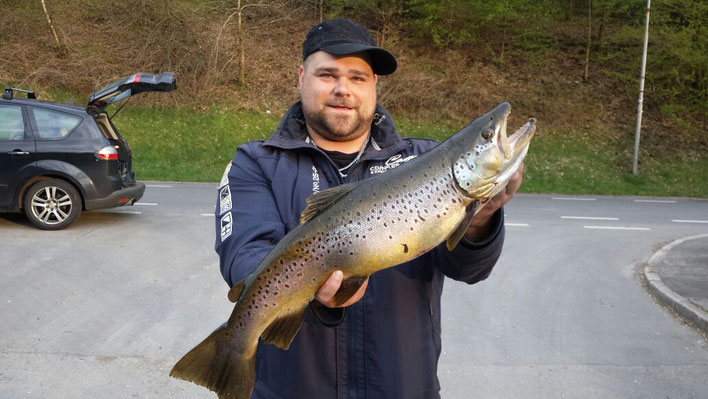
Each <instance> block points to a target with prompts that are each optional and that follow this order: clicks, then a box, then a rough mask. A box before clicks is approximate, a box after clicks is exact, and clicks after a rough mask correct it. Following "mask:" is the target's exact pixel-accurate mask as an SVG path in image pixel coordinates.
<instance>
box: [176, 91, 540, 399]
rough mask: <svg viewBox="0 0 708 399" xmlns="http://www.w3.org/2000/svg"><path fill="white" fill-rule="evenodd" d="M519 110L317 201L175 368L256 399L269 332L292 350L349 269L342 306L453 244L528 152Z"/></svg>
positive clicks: (224, 391) (485, 120)
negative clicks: (309, 315) (261, 350)
mask: <svg viewBox="0 0 708 399" xmlns="http://www.w3.org/2000/svg"><path fill="white" fill-rule="evenodd" d="M510 111H511V106H510V105H509V104H508V103H502V104H500V105H498V106H497V107H496V108H494V109H493V110H492V111H490V112H489V113H487V114H485V115H484V116H482V117H480V118H478V119H476V120H475V121H474V122H472V123H470V124H469V125H467V126H466V127H464V128H463V129H462V130H460V131H459V132H457V133H455V134H454V135H453V136H451V137H450V138H448V139H447V140H445V141H444V142H443V143H441V144H440V145H438V146H437V147H435V148H434V149H432V150H430V151H428V152H426V153H424V154H422V155H420V156H418V157H417V158H416V159H413V160H411V161H409V162H407V163H405V164H403V165H401V166H399V167H397V168H395V169H392V170H390V171H388V172H386V173H385V174H383V175H379V176H377V177H375V178H372V179H369V180H366V181H364V182H360V183H352V184H345V185H342V186H338V187H334V188H331V189H328V190H324V191H322V192H319V193H317V194H315V195H313V196H311V197H310V198H308V200H307V207H306V208H305V210H304V211H303V213H302V215H301V223H300V225H299V226H298V227H297V228H295V229H293V230H292V231H290V232H289V233H288V234H287V235H286V236H285V237H284V238H283V239H282V240H281V241H280V242H278V244H277V245H276V246H275V247H274V248H273V249H272V250H271V251H270V253H268V255H267V256H266V257H265V258H264V259H263V261H262V262H261V263H260V264H259V266H258V268H257V269H256V270H255V271H254V272H253V273H252V274H250V275H249V276H248V277H247V278H246V279H245V280H244V281H242V282H240V283H238V284H237V285H236V286H234V287H233V288H232V290H231V291H230V292H229V298H230V299H232V300H234V301H236V305H235V307H234V310H233V312H232V314H231V317H230V318H229V320H228V321H227V322H226V323H225V324H224V325H223V326H221V327H220V328H218V329H217V330H216V331H214V332H213V333H212V334H211V335H209V337H207V338H206V339H205V340H204V341H202V343H200V344H199V345H197V346H196V347H195V348H194V349H192V350H191V351H190V352H189V353H187V354H186V355H185V356H184V357H183V358H182V359H181V360H180V361H179V362H177V364H176V365H175V366H174V368H173V369H172V371H171V372H170V375H171V376H174V377H178V378H181V379H184V380H188V381H192V382H194V383H196V384H199V385H202V386H205V387H207V388H209V389H211V390H212V391H215V392H216V393H217V394H218V395H219V397H220V398H233V399H247V398H249V397H250V396H251V391H252V389H253V383H254V377H255V376H254V373H255V371H254V370H255V353H256V347H257V346H258V340H259V338H260V339H261V340H263V341H264V342H267V343H270V344H273V345H276V346H277V347H279V348H282V349H287V348H288V347H289V346H290V343H291V342H292V340H293V338H294V337H295V335H296V334H297V332H298V330H299V328H300V324H301V323H302V319H303V315H304V312H305V308H306V306H307V305H308V304H309V303H310V301H312V300H313V299H314V297H315V293H316V292H317V290H318V289H319V287H320V286H321V285H322V284H323V283H324V282H325V281H326V280H327V278H328V277H329V276H330V275H331V273H332V272H334V271H335V270H341V271H342V272H343V273H344V280H343V282H342V286H341V288H340V289H339V291H338V292H337V294H336V296H335V301H336V303H339V304H343V303H345V302H346V301H347V300H348V299H349V298H350V297H351V296H352V295H354V294H355V293H356V292H357V290H358V289H359V287H360V286H361V284H363V282H364V281H365V280H366V278H367V277H368V276H369V275H370V274H372V273H374V272H376V271H379V270H382V269H385V268H388V267H392V266H396V265H398V264H401V263H404V262H406V261H409V260H411V259H414V258H416V257H418V256H420V255H422V254H423V253H425V252H427V251H429V250H431V249H433V248H435V247H436V246H438V245H439V244H440V243H441V242H443V241H446V242H447V248H448V249H449V250H452V249H453V248H454V247H455V246H456V245H457V243H458V242H459V241H460V239H461V238H462V236H463V235H464V233H465V231H466V230H467V228H468V226H469V225H470V222H471V221H472V218H473V217H474V215H475V213H476V212H478V211H479V209H481V207H483V206H484V203H485V202H486V200H487V199H489V198H490V197H492V196H494V195H496V194H497V193H499V192H500V191H501V190H502V189H503V188H504V187H505V186H506V184H507V183H508V181H509V180H510V179H511V177H512V175H513V174H514V173H515V172H516V170H517V169H518V167H519V165H521V162H522V161H523V159H524V157H525V156H526V152H527V151H528V146H529V142H530V140H531V137H532V136H533V133H534V131H535V120H534V119H530V120H529V121H528V123H526V124H525V125H524V126H522V127H521V128H520V129H519V130H518V131H517V132H516V133H514V134H513V135H512V136H510V137H508V138H507V135H506V123H507V117H508V115H509V113H510Z"/></svg>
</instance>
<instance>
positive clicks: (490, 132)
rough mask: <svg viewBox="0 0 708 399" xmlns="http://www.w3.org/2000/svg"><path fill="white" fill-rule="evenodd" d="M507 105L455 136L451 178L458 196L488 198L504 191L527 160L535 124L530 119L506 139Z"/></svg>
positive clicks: (508, 108)
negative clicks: (525, 158) (459, 193)
mask: <svg viewBox="0 0 708 399" xmlns="http://www.w3.org/2000/svg"><path fill="white" fill-rule="evenodd" d="M510 113H511V105H509V103H506V102H504V103H501V104H499V105H497V106H496V107H495V108H494V109H493V110H491V111H490V112H488V113H487V114H485V115H483V116H481V117H479V118H477V119H476V120H475V121H474V122H472V123H470V124H469V125H467V126H466V127H465V128H463V129H462V130H461V131H459V132H458V133H456V134H455V136H453V137H452V138H451V139H454V140H453V143H454V145H453V146H452V148H453V149H454V157H453V159H452V174H453V177H454V180H455V184H456V186H457V188H458V190H460V191H461V193H462V194H463V195H464V196H466V197H468V198H473V199H475V200H482V199H485V198H491V197H493V196H494V195H496V194H497V193H499V192H500V191H502V190H503V189H504V187H506V184H507V183H508V182H509V180H511V177H512V176H513V175H514V173H515V172H516V171H517V170H518V168H519V166H520V165H521V163H522V162H523V160H524V157H526V153H527V151H528V148H529V143H530V142H531V137H532V136H533V134H534V132H535V131H536V120H535V119H533V118H531V119H529V121H528V122H527V123H526V124H524V125H523V126H522V127H521V128H519V129H518V130H517V131H516V132H515V133H514V134H512V135H511V136H509V137H507V134H506V126H507V119H508V117H509V114H510Z"/></svg>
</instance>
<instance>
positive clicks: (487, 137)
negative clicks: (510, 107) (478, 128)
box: [482, 127, 494, 140]
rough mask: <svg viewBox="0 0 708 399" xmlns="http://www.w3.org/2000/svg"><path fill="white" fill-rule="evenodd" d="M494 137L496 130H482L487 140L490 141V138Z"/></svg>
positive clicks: (489, 128)
mask: <svg viewBox="0 0 708 399" xmlns="http://www.w3.org/2000/svg"><path fill="white" fill-rule="evenodd" d="M493 135H494V129H492V128H491V127H488V128H486V129H484V130H482V137H484V138H485V139H486V140H489V138H490V137H492V136H493Z"/></svg>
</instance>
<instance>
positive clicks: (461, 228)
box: [446, 201, 479, 251]
mask: <svg viewBox="0 0 708 399" xmlns="http://www.w3.org/2000/svg"><path fill="white" fill-rule="evenodd" d="M477 207H479V201H474V202H472V203H471V204H469V205H467V208H465V217H464V218H462V221H461V222H460V224H459V225H458V226H457V228H455V230H454V231H453V232H452V233H451V234H450V236H448V237H447V243H446V246H447V250H448V251H452V250H453V249H455V247H456V246H457V244H459V243H460V240H461V239H462V237H463V236H464V235H465V233H466V232H467V229H468V228H469V227H470V224H471V223H472V219H473V218H474V215H475V213H476V212H477Z"/></svg>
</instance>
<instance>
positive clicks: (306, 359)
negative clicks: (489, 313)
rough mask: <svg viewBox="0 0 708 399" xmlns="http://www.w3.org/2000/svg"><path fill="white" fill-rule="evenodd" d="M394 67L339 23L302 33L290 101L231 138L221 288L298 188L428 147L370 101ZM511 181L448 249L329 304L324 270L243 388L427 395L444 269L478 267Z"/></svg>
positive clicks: (488, 259) (515, 181)
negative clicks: (296, 324) (263, 125)
mask: <svg viewBox="0 0 708 399" xmlns="http://www.w3.org/2000/svg"><path fill="white" fill-rule="evenodd" d="M396 68H397V61H396V58H395V57H394V55H393V54H391V53H390V52H388V51H387V50H384V49H382V48H379V47H377V46H376V43H375V41H374V39H373V38H372V37H371V36H370V35H369V34H368V32H367V31H366V30H365V29H364V28H362V27H361V26H359V25H357V24H355V23H353V22H351V21H349V20H346V19H335V20H326V21H324V22H322V23H320V24H318V25H316V26H315V27H313V28H312V29H311V30H310V32H309V33H308V34H307V37H306V39H305V43H304V46H303V63H302V65H301V66H300V68H299V71H298V75H299V90H300V101H299V102H297V103H296V104H294V105H293V106H292V107H291V108H290V109H289V110H288V111H287V113H286V114H285V116H284V117H283V119H282V121H281V122H280V125H279V126H278V128H277V129H276V131H275V132H274V133H273V135H272V136H271V137H270V138H268V139H267V140H266V141H264V142H261V141H258V142H250V143H247V144H244V145H242V146H240V147H239V148H238V149H237V151H236V155H235V156H234V159H233V161H232V163H231V164H230V165H229V166H228V167H227V170H226V172H225V173H224V178H223V179H222V185H221V188H220V190H219V191H220V196H219V202H218V204H217V216H218V217H217V225H216V228H217V229H216V230H217V238H216V251H217V253H218V254H219V257H220V260H221V271H222V274H223V276H224V279H225V280H226V281H227V283H229V285H230V286H233V285H235V284H236V283H238V282H239V281H241V280H243V279H244V278H245V277H246V276H247V275H248V274H249V273H251V272H252V271H253V270H255V268H256V267H257V266H258V264H259V262H260V261H261V260H262V259H263V258H264V257H265V256H266V254H267V253H268V252H269V251H270V250H271V249H272V248H273V246H274V245H275V244H276V243H277V242H278V241H279V240H280V239H282V238H283V236H284V235H285V234H287V232H289V231H290V230H292V229H293V228H295V227H296V226H297V225H298V223H299V216H300V213H301V212H302V210H303V209H304V208H305V199H306V198H307V197H309V196H310V195H312V194H313V193H315V192H318V191H321V190H324V189H326V188H328V187H333V186H337V185H340V184H344V183H347V182H355V181H361V180H364V179H367V178H370V177H373V176H375V175H377V174H379V173H385V172H386V171H387V170H390V169H391V168H393V167H395V166H397V165H398V164H400V163H403V162H406V161H408V160H410V159H412V158H414V157H415V156H417V155H419V154H421V153H423V152H425V151H427V150H429V149H431V148H433V147H434V146H435V145H436V143H435V142H434V141H430V140H419V139H402V138H401V137H399V136H398V134H397V133H396V129H395V127H394V125H393V121H392V119H391V117H390V115H389V114H388V113H387V112H386V111H385V110H384V109H383V108H382V107H381V106H379V105H377V104H376V82H377V80H378V76H379V75H387V74H391V73H393V72H394V71H395V70H396ZM521 180H522V178H521V172H517V174H516V175H515V176H514V178H512V180H511V181H510V183H509V184H508V185H507V187H506V189H505V191H503V192H502V193H500V194H499V195H497V196H496V197H495V198H493V199H491V200H490V201H489V203H488V204H487V205H486V206H485V207H484V208H483V209H482V210H481V211H480V212H479V213H478V214H477V215H476V216H475V219H474V220H473V223H472V225H471V226H470V228H469V229H468V231H467V233H466V234H465V236H464V238H463V240H462V241H461V243H460V244H459V245H458V246H457V248H455V249H454V250H453V251H451V252H450V251H448V250H447V249H446V248H445V247H444V244H443V245H442V246H439V247H437V248H435V249H434V250H432V251H430V252H428V253H427V254H424V255H422V256H420V257H419V258H417V259H415V260H413V261H411V262H407V263H405V264H402V265H399V266H396V267H393V268H390V269H386V270H383V271H380V272H378V273H375V274H374V275H372V276H371V277H370V279H369V280H368V281H367V282H366V283H365V284H363V285H362V287H361V288H360V289H359V291H358V292H357V294H356V295H354V296H353V297H352V299H351V300H349V301H348V302H347V303H345V304H344V305H343V306H342V307H339V308H337V307H335V306H334V305H333V301H332V298H333V296H334V294H335V293H336V292H337V289H338V288H339V286H340V284H341V281H342V273H341V272H339V271H335V272H334V273H333V274H332V275H331V276H330V278H329V280H327V282H326V283H325V284H324V285H323V286H322V287H321V288H320V289H319V290H318V292H317V294H316V300H315V301H313V302H312V303H311V305H310V306H309V307H308V309H307V311H306V313H305V319H304V321H303V324H302V327H301V328H300V331H299V332H298V334H297V336H296V337H295V339H294V341H293V342H292V344H291V346H290V349H289V350H287V351H283V350H281V349H278V348H276V347H275V346H273V345H269V344H264V343H260V344H259V347H258V352H257V355H256V382H255V387H254V391H253V395H252V397H253V398H259V399H260V398H267V399H299V398H301V399H318V398H332V399H335V398H342V399H343V398H348V399H349V398H357V399H359V398H387V399H389V398H401V399H414V398H421V399H423V398H425V399H428V398H438V397H439V390H440V386H439V383H438V380H437V375H436V373H437V362H438V357H439V355H440V350H441V349H440V348H441V346H440V345H441V343H440V296H441V294H442V287H443V279H444V276H448V277H450V278H453V279H456V280H461V281H465V282H467V283H470V284H472V283H476V282H478V281H480V280H483V279H485V278H486V277H487V276H489V274H490V273H491V269H492V267H493V266H494V264H495V263H496V261H497V259H498V257H499V254H500V253H501V248H502V243H503V240H504V228H503V212H502V210H501V206H502V205H503V204H504V203H506V202H507V201H509V199H511V197H512V196H513V195H514V193H515V192H516V190H517V189H518V187H519V185H520V184H521ZM232 204H233V206H232Z"/></svg>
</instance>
